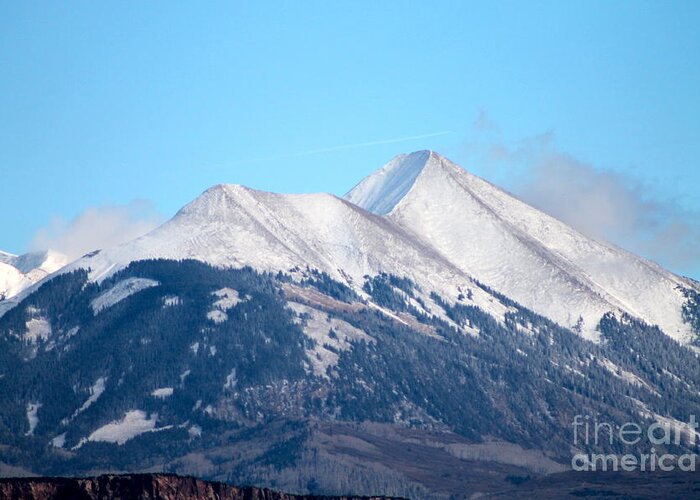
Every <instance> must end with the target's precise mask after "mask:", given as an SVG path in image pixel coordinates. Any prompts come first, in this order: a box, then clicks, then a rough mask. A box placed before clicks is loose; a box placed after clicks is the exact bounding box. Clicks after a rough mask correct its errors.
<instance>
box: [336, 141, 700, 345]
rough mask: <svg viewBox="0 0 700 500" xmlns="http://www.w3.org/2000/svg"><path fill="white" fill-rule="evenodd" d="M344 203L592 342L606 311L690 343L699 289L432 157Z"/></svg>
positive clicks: (396, 167)
mask: <svg viewBox="0 0 700 500" xmlns="http://www.w3.org/2000/svg"><path fill="white" fill-rule="evenodd" d="M346 199H347V200H348V201H350V202H352V203H355V204H357V205H359V206H361V207H363V208H365V209H367V210H370V211H372V212H375V213H377V214H380V215H384V216H386V217H387V218H388V219H389V220H391V221H392V222H394V223H395V224H397V225H398V226H400V227H402V228H404V229H406V230H407V231H410V232H411V233H412V234H415V235H416V236H417V237H418V238H419V239H420V240H421V241H423V242H425V244H426V245H430V246H431V247H432V248H434V249H435V250H436V251H437V252H438V253H439V254H440V255H442V256H443V257H444V258H445V259H446V260H448V261H449V262H450V263H452V264H454V265H455V266H456V267H457V268H459V269H460V270H461V271H463V272H464V273H467V274H469V275H471V276H476V277H478V278H479V280H481V281H482V282H483V283H485V284H486V285H488V286H490V287H492V288H494V289H496V290H498V291H499V292H501V293H503V294H505V295H507V296H508V297H511V298H512V299H514V300H516V301H518V302H519V303H521V304H523V305H524V306H525V307H528V308H530V309H532V310H534V311H535V312H537V313H539V314H542V315H544V316H546V317H548V318H551V319H553V320H554V321H556V322H558V323H559V324H561V325H563V326H566V327H569V328H576V329H577V330H580V331H581V332H582V333H583V334H584V335H586V337H587V338H591V339H595V338H596V337H597V335H598V333H597V325H598V322H599V321H600V319H601V318H602V317H603V315H605V314H606V313H607V312H610V311H615V312H625V313H627V314H630V315H631V316H634V317H636V318H639V319H642V320H644V321H645V322H647V323H649V324H655V325H659V326H660V327H661V329H662V330H663V331H664V332H665V333H666V334H667V335H669V336H670V337H672V338H674V339H675V340H678V341H680V342H683V343H689V342H691V341H692V340H693V339H694V338H696V332H694V331H693V329H692V327H691V325H690V324H689V323H688V322H687V321H686V319H685V318H684V317H683V308H684V305H685V304H686V302H687V295H688V293H689V291H690V290H693V291H696V292H697V291H698V287H697V284H696V283H693V282H692V281H691V280H688V279H685V278H681V277H679V276H676V275H674V274H673V273H671V272H669V271H667V270H665V269H663V268H662V267H660V266H659V265H657V264H655V263H653V262H650V261H648V260H645V259H643V258H640V257H638V256H636V255H633V254H631V253H629V252H627V251H625V250H622V249H620V248H617V247H615V246H613V245H610V244H608V243H604V242H601V241H597V240H594V239H592V238H589V237H586V236H584V235H583V234H581V233H579V232H577V231H576V230H574V229H572V228H571V227H569V226H567V225H566V224H564V223H562V222H561V221H559V220H557V219H555V218H553V217H551V216H549V215H547V214H545V213H543V212H541V211H539V210H537V209H535V208H533V207H531V206H529V205H527V204H525V203H523V202H522V201H520V200H518V199H517V198H515V197H514V196H512V195H510V194H508V193H506V192H505V191H503V190H501V189H499V188H497V187H496V186H494V185H492V184H490V183H488V182H487V181H485V180H483V179H480V178H479V177H476V176H474V175H472V174H470V173H468V172H467V171H465V170H464V169H462V168H461V167H459V166H458V165H456V164H454V163H453V162H451V161H450V160H448V159H447V158H444V157H442V156H440V155H438V154H437V153H435V152H432V151H419V152H416V153H412V154H408V155H401V156H399V157H397V158H395V159H393V160H392V161H390V162H389V163H388V164H386V165H385V166H384V167H383V168H382V169H380V170H379V171H377V172H375V173H374V174H372V175H370V176H369V177H367V178H366V179H364V180H363V181H362V182H360V183H359V184H358V185H357V186H356V187H355V188H353V189H352V190H351V191H350V192H349V193H348V194H347V195H346Z"/></svg>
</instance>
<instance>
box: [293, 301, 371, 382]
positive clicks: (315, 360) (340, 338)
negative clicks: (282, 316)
mask: <svg viewBox="0 0 700 500" xmlns="http://www.w3.org/2000/svg"><path fill="white" fill-rule="evenodd" d="M288 305H289V307H290V308H291V309H292V310H293V311H294V312H295V313H296V314H297V315H300V316H301V315H304V317H305V321H304V322H303V324H302V327H303V329H304V334H306V336H307V337H309V338H311V339H313V341H314V347H313V348H311V349H308V350H307V351H306V354H307V356H308V357H309V359H310V360H311V368H312V371H313V373H314V374H315V375H316V376H319V377H326V378H328V374H327V370H328V368H330V367H332V366H336V365H337V364H338V357H339V355H338V352H339V351H346V350H348V349H350V348H351V347H352V342H354V341H366V342H374V339H373V338H372V337H370V336H369V335H367V334H366V333H365V332H363V331H362V330H360V329H358V328H355V327H354V326H352V325H351V324H350V323H348V322H346V321H343V320H340V319H337V318H333V317H331V316H329V315H328V313H325V312H323V311H320V310H318V309H314V308H313V307H309V306H307V305H304V304H300V303H298V302H289V303H288Z"/></svg>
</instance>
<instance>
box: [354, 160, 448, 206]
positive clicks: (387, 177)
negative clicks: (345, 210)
mask: <svg viewBox="0 0 700 500" xmlns="http://www.w3.org/2000/svg"><path fill="white" fill-rule="evenodd" d="M436 161H437V162H439V161H440V157H439V155H437V154H436V153H434V152H433V151H427V150H425V151H416V152H415V153H410V154H402V155H399V156H397V157H396V158H394V159H393V160H391V161H390V162H389V163H387V164H386V165H384V167H382V168H381V169H379V170H378V171H376V172H375V173H373V174H372V175H370V176H368V177H365V178H364V179H363V180H362V181H361V182H360V183H359V184H357V185H356V186H355V187H354V188H352V189H351V190H350V191H349V192H348V193H347V194H346V195H345V199H347V200H348V201H350V202H352V203H354V204H355V205H359V206H361V207H363V208H364V209H366V210H369V211H370V212H374V213H376V214H379V215H385V214H388V213H389V212H391V211H392V210H393V209H394V207H395V206H396V204H397V203H398V202H399V201H401V199H402V198H403V197H404V196H405V195H406V193H408V191H409V190H410V189H411V187H412V186H413V183H414V182H415V181H416V178H417V177H418V176H419V175H420V174H421V172H422V171H423V169H425V168H426V166H427V165H428V164H430V163H431V162H436Z"/></svg>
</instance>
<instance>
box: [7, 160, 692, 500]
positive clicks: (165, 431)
mask: <svg viewBox="0 0 700 500" xmlns="http://www.w3.org/2000/svg"><path fill="white" fill-rule="evenodd" d="M362 207H365V208H367V209H368V210H366V209H365V208H362ZM451 207H457V208H456V209H454V210H453V209H452V208H451ZM370 210H371V211H374V212H376V213H372V212H371V211H370ZM499 263H500V264H499ZM528 290H530V293H526V292H527V291H528ZM663 310H668V314H667V315H665V314H662V312H660V311H663ZM698 332H700V289H699V288H698V285H697V283H695V282H693V281H692V280H688V279H684V278H680V277H677V276H675V275H673V274H672V273H669V272H668V271H665V270H663V269H661V268H658V266H655V265H654V264H652V263H649V262H647V261H644V260H643V259H641V258H638V257H635V256H632V255H630V254H628V253H626V252H624V251H622V250H620V249H616V248H615V247H612V246H610V245H606V244H603V243H599V242H595V241H593V240H589V239H587V238H585V237H584V236H583V235H580V234H578V233H576V232H575V231H573V230H572V229H570V228H567V227H565V226H564V225H563V224H561V223H560V222H558V221H556V220H554V219H551V218H549V217H548V216H546V215H545V214H542V213H541V212H538V211H536V210H535V209H533V208H531V207H527V206H525V205H524V204H522V203H521V202H519V201H518V200H515V199H514V198H512V197H510V195H507V194H506V193H504V192H502V191H500V190H498V189H497V188H495V187H493V186H491V185H489V184H487V183H485V182H484V181H481V180H479V179H477V178H474V177H473V176H471V175H470V174H467V173H466V172H464V171H462V170H461V169H460V168H459V167H457V166H455V165H454V164H452V163H451V162H449V160H446V159H444V158H441V157H439V156H437V155H435V154H434V153H431V152H421V153H415V154H412V155H407V156H402V157H399V158H397V159H395V160H394V161H393V162H391V163H390V164H388V165H387V166H386V167H384V169H382V170H380V171H379V172H378V173H377V174H375V175H373V176H370V177H369V178H367V179H366V180H365V181H363V182H362V183H361V184H359V185H358V186H357V187H356V188H355V189H354V190H352V191H351V193H350V194H348V196H347V199H340V198H337V197H334V196H331V195H279V194H273V193H264V192H260V191H255V190H251V189H248V188H245V187H242V186H216V187H214V188H211V189H210V190H208V191H206V192H205V193H204V194H203V195H202V196H200V197H199V198H198V199H196V200H195V201H193V202H192V203H190V204H189V205H187V206H186V207H184V208H183V209H182V210H181V211H180V212H179V213H178V214H177V215H176V216H175V217H174V218H173V219H171V220H170V221H168V222H167V223H165V224H164V225H162V226H161V227H159V228H157V229H156V230H154V231H152V232H151V233H149V234H147V235H145V236H143V237H141V238H138V239H136V240H134V241H131V242H128V243H126V244H124V245H121V246H118V247H115V248H109V249H104V250H102V251H99V252H93V253H92V254H89V255H87V256H85V257H83V258H81V259H79V260H77V261H75V262H73V263H71V264H69V265H67V266H66V267H64V268H62V269H61V270H60V271H59V272H58V273H56V274H54V275H52V276H50V277H49V278H47V279H44V280H43V281H41V282H39V283H37V284H35V285H33V286H31V287H30V288H27V289H25V290H23V291H22V292H21V293H19V294H18V295H16V296H15V297H13V298H10V299H8V300H5V301H0V344H1V345H0V443H1V444H2V446H0V473H2V471H3V470H5V471H13V472H12V473H14V474H15V475H16V474H18V473H27V474H30V473H35V474H40V475H94V474H95V473H96V472H106V471H127V470H128V471H146V470H148V471H163V472H170V473H178V474H186V475H196V476H199V477H203V478H207V479H213V480H218V481H227V482H231V483H234V484H254V485H258V486H266V487H271V488H275V489H279V490H283V491H288V492H291V493H295V494H316V493H317V494H335V495H340V494H346V493H348V492H352V493H354V494H364V495H377V494H382V495H391V496H401V497H408V498H449V497H451V496H455V495H457V496H459V495H467V493H468V494H472V493H481V494H490V493H495V492H498V491H504V489H507V488H508V487H510V486H512V485H513V484H514V483H517V482H519V481H521V480H523V478H536V477H540V476H543V475H547V474H552V473H557V472H561V471H563V470H566V469H567V468H568V467H569V466H570V463H571V457H572V454H573V453H574V452H592V453H593V452H595V453H603V452H606V453H616V454H620V453H626V452H630V453H642V452H648V448H649V443H648V442H646V441H645V442H641V443H638V444H635V445H627V444H625V443H623V442H621V441H620V440H615V441H611V442H608V441H607V440H603V441H602V442H600V443H590V442H589V443H576V444H575V443H574V436H573V434H572V433H573V428H572V422H573V420H574V418H575V416H576V415H588V416H591V417H595V418H598V419H599V420H601V421H604V422H606V423H609V424H610V425H611V426H616V428H619V426H621V425H623V424H624V423H627V422H638V423H640V424H641V425H650V424H651V423H653V422H657V421H658V422H665V423H671V424H674V425H676V426H678V427H679V428H683V429H685V431H684V432H685V434H684V436H683V439H681V440H680V441H679V442H677V443H671V444H669V445H668V446H666V447H659V446H657V451H658V452H661V450H662V449H663V450H664V451H668V452H669V453H674V454H681V453H686V452H688V451H697V446H696V444H695V443H694V442H693V439H692V437H693V436H695V434H692V430H690V429H689V428H688V426H687V425H686V424H687V423H688V422H689V421H690V418H691V415H693V414H695V413H696V412H697V408H700V363H699V362H698V354H697V334H698ZM467 496H468V495H467Z"/></svg>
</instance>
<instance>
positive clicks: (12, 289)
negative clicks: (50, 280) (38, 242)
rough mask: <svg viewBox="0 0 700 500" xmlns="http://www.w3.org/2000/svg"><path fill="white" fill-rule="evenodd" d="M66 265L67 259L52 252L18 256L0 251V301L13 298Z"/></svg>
mask: <svg viewBox="0 0 700 500" xmlns="http://www.w3.org/2000/svg"><path fill="white" fill-rule="evenodd" d="M66 264H68V258H67V257H66V256H65V255H63V254H61V253H58V252H55V251H52V250H49V251H45V252H32V253H27V254H24V255H19V256H18V255H13V254H11V253H7V252H3V251H0V300H3V299H7V298H10V297H14V296H15V295H17V294H18V293H20V292H21V291H22V290H24V289H25V288H28V287H30V286H31V285H32V284H34V283H37V282H39V281H41V280H42V279H44V278H45V277H46V276H48V275H49V274H51V273H54V272H56V271H58V270H59V269H61V268H62V267H63V266H65V265H66Z"/></svg>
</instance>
